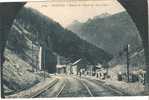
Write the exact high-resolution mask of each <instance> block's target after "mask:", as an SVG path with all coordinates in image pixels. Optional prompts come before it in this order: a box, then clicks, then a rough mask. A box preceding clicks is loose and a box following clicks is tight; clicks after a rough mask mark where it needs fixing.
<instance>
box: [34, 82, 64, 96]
mask: <svg viewBox="0 0 149 100" xmlns="http://www.w3.org/2000/svg"><path fill="white" fill-rule="evenodd" d="M59 81H60V80H59ZM59 81H57V82H56V83H54V84H52V85H51V86H50V87H49V88H45V89H44V90H43V91H42V92H41V93H39V94H38V95H36V96H33V98H41V97H59V95H60V94H61V92H62V91H63V89H64V87H65V83H64V82H62V86H59V87H57V84H58V82H59ZM59 83H60V82H59ZM54 88H59V89H58V90H56V91H55V90H54ZM46 92H47V93H46ZM45 94H46V95H45Z"/></svg>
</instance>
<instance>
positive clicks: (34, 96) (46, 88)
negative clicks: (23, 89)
mask: <svg viewBox="0 0 149 100" xmlns="http://www.w3.org/2000/svg"><path fill="white" fill-rule="evenodd" d="M58 81H59V79H56V80H54V81H53V82H52V83H51V84H49V85H48V86H46V87H45V88H44V89H42V90H41V91H38V92H36V93H35V94H31V95H30V98H36V97H38V96H39V95H40V94H42V93H43V92H45V91H46V90H48V89H49V88H51V87H53V86H54V85H55V84H56V83H58Z"/></svg>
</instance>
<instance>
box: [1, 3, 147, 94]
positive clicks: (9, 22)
mask: <svg viewBox="0 0 149 100" xmlns="http://www.w3.org/2000/svg"><path fill="white" fill-rule="evenodd" d="M9 5H10V4H9ZM18 5H20V6H17V7H18V8H17V9H20V8H21V7H22V6H23V5H24V4H20V3H18ZM11 7H12V8H13V7H16V5H15V6H11ZM11 7H10V8H11ZM4 8H5V7H4ZM126 9H127V8H126ZM1 11H3V9H2V10H1ZM16 13H17V11H16V10H14V14H10V16H11V15H13V17H11V18H10V20H7V19H6V20H7V22H8V23H3V24H4V25H9V26H7V27H6V28H7V29H8V28H10V26H11V24H12V20H13V19H14V18H15V17H14V16H15V14H16ZM4 15H5V14H4ZM2 17H6V16H2ZM134 21H135V20H134ZM3 24H2V25H3ZM137 27H139V26H137ZM139 30H140V29H139ZM3 33H8V30H7V31H6V29H5V26H4V30H2V36H3V37H6V38H7V36H5V35H6V34H3ZM143 33H144V32H143ZM140 34H141V32H140ZM147 34H148V32H145V34H144V35H143V36H142V34H141V38H142V40H145V41H143V44H144V49H145V55H148V39H147V36H148V35H147ZM6 38H3V39H4V40H2V41H3V42H4V43H2V44H3V45H5V42H6V40H7V39H6ZM1 47H2V48H1V66H2V62H3V51H4V46H1ZM146 63H147V64H146V65H147V66H148V56H146ZM146 68H148V67H146ZM146 71H147V73H148V72H149V71H148V69H147V70H146ZM1 74H2V73H1ZM147 82H148V81H147ZM2 87H3V86H2ZM1 93H3V92H1Z"/></svg>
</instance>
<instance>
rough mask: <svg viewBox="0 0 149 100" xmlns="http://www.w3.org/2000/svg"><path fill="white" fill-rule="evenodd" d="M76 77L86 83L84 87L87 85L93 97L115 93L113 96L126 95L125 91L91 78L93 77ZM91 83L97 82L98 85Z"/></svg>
mask: <svg viewBox="0 0 149 100" xmlns="http://www.w3.org/2000/svg"><path fill="white" fill-rule="evenodd" d="M74 78H75V79H77V80H79V81H80V82H81V83H82V84H83V85H84V87H86V89H87V91H88V92H89V94H90V96H91V97H98V96H110V95H113V96H124V95H126V94H125V93H123V92H121V91H119V90H117V89H115V88H112V87H110V86H106V85H103V82H100V81H97V80H91V79H87V78H79V77H74ZM87 81H88V82H87ZM89 81H90V82H89ZM89 83H90V84H89ZM91 84H95V85H96V86H98V87H93V86H92V85H91ZM100 87H101V88H100ZM100 89H101V90H100ZM102 89H103V90H102Z"/></svg>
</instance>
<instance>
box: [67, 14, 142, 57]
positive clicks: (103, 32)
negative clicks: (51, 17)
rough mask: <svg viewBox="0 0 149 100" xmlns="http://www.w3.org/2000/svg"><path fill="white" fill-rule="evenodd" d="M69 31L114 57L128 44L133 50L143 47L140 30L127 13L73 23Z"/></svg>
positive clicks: (100, 16) (104, 15)
mask: <svg viewBox="0 0 149 100" xmlns="http://www.w3.org/2000/svg"><path fill="white" fill-rule="evenodd" d="M67 29H69V30H71V31H72V32H74V33H76V34H77V35H78V36H79V37H80V38H82V39H84V40H86V41H88V42H90V43H92V44H94V45H96V46H97V47H99V48H101V49H103V50H105V51H106V52H108V53H110V54H112V55H115V54H117V53H119V52H120V51H121V50H123V48H124V46H125V45H127V44H130V45H131V48H132V49H135V48H137V47H139V46H142V43H141V39H140V36H139V33H138V30H137V28H136V26H135V25H134V23H133V22H132V20H131V18H130V16H129V15H128V14H127V12H120V13H117V14H114V15H109V14H102V15H99V16H95V17H94V18H93V19H88V20H87V21H86V22H84V23H72V24H71V25H69V26H68V27H67Z"/></svg>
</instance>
